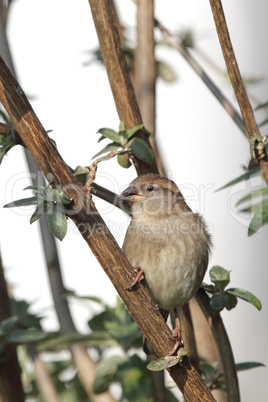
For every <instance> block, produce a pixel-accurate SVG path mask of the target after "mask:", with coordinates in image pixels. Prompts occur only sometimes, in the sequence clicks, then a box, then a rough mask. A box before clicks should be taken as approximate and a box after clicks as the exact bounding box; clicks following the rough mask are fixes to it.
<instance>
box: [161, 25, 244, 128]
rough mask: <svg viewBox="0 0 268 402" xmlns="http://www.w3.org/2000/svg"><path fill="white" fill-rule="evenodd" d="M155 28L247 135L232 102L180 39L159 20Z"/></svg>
mask: <svg viewBox="0 0 268 402" xmlns="http://www.w3.org/2000/svg"><path fill="white" fill-rule="evenodd" d="M155 26H156V27H157V28H158V29H159V30H160V31H161V32H162V34H163V36H164V37H165V39H166V42H167V43H168V44H169V45H170V46H171V47H173V48H174V49H176V50H177V51H178V52H179V53H180V54H181V55H182V56H183V57H184V59H185V60H186V61H187V62H188V64H189V65H190V66H191V67H192V68H193V70H194V71H195V72H196V74H197V75H198V76H199V77H200V78H201V80H202V81H203V82H204V84H205V85H206V86H207V87H208V88H209V90H210V91H211V92H212V93H213V95H214V96H215V97H216V99H217V100H218V101H219V102H220V103H221V105H222V106H223V108H224V109H225V110H226V112H227V113H228V114H229V115H230V116H231V118H232V119H233V121H234V122H235V123H236V124H237V126H238V127H239V128H240V130H241V131H242V132H243V133H244V134H246V127H245V124H244V122H243V119H242V118H241V116H240V114H239V113H238V112H237V111H236V110H235V108H234V107H233V105H232V104H231V102H230V101H229V100H228V99H227V98H226V96H225V95H224V94H223V93H222V92H221V90H220V89H219V88H218V87H217V85H216V84H215V83H214V82H213V81H212V80H211V78H210V77H209V76H208V75H207V73H206V72H205V71H204V70H203V69H202V67H201V66H200V64H199V63H198V62H197V61H196V60H195V59H194V57H193V56H192V55H191V53H190V52H189V51H188V49H187V48H186V47H185V46H184V45H183V44H182V43H181V42H179V41H178V38H176V37H174V36H173V35H172V34H171V33H170V32H169V30H168V29H167V28H166V27H164V26H163V25H162V24H161V23H160V22H159V21H158V20H157V19H155Z"/></svg>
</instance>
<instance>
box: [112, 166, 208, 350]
mask: <svg viewBox="0 0 268 402" xmlns="http://www.w3.org/2000/svg"><path fill="white" fill-rule="evenodd" d="M119 198H120V200H121V201H122V203H123V204H125V203H126V204H127V206H130V209H131V216H132V219H131V222H130V224H129V227H128V229H127V232H126V235H125V239H124V242H123V247H122V248H123V251H124V253H125V255H126V257H127V258H128V260H129V262H130V264H131V265H132V267H134V269H135V271H136V276H135V278H134V280H133V282H132V283H131V284H130V286H129V287H128V288H129V289H132V288H133V287H134V286H136V285H137V283H138V282H140V281H142V282H143V284H144V286H145V288H146V290H147V291H148V293H149V295H150V296H151V298H152V300H153V302H154V303H155V304H156V305H157V307H158V308H159V310H160V312H161V313H162V315H163V317H164V318H165V319H167V316H168V313H169V312H171V311H173V312H174V314H175V327H174V329H173V331H172V335H171V338H172V339H173V340H174V347H173V348H172V350H171V351H170V353H169V355H174V354H176V352H177V350H178V349H179V348H180V347H181V346H182V345H183V341H182V338H181V327H180V322H179V317H178V309H179V308H180V307H182V306H183V305H184V304H186V303H187V302H188V301H189V300H190V299H191V298H192V297H193V296H194V295H195V293H196V292H197V290H198V289H199V287H200V285H201V283H202V281H203V278H204V275H205V272H206V269H207V266H208V260H209V255H210V250H211V246H212V241H211V235H210V234H209V231H208V229H207V225H206V223H205V221H204V219H203V218H202V217H201V215H199V214H198V213H196V212H193V211H192V210H191V209H190V207H189V206H188V205H187V204H186V202H185V200H184V198H183V196H182V194H181V192H180V190H179V188H178V186H177V185H176V184H175V183H174V181H172V180H170V179H168V178H166V177H164V176H160V175H158V174H155V173H148V174H143V175H141V176H139V177H137V178H136V179H134V180H133V181H132V182H131V183H130V185H129V186H128V187H127V188H126V189H125V190H124V191H123V192H122V193H121V194H120V196H119ZM144 351H145V352H146V353H147V354H151V353H153V351H152V348H150V346H149V345H148V344H147V345H146V342H145V344H144Z"/></svg>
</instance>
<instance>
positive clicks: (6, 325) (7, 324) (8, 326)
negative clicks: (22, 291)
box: [0, 316, 19, 335]
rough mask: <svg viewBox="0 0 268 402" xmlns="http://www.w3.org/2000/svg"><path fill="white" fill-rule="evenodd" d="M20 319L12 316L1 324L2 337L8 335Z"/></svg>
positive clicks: (0, 332)
mask: <svg viewBox="0 0 268 402" xmlns="http://www.w3.org/2000/svg"><path fill="white" fill-rule="evenodd" d="M18 320H19V318H18V317H16V316H12V317H9V318H7V319H6V320H3V321H1V322H0V335H6V334H8V333H9V332H10V331H11V330H12V329H13V328H14V327H15V325H16V324H17V322H18Z"/></svg>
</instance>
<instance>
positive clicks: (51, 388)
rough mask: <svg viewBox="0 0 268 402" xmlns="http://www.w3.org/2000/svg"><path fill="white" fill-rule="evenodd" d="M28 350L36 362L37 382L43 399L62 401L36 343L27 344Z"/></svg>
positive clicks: (52, 401) (45, 401) (46, 400)
mask: <svg viewBox="0 0 268 402" xmlns="http://www.w3.org/2000/svg"><path fill="white" fill-rule="evenodd" d="M27 352H28V354H29V355H30V356H31V359H32V361H33V364H34V371H35V377H36V382H37V384H38V388H39V390H40V393H41V395H42V399H43V400H44V402H60V397H59V395H58V392H57V389H56V387H55V384H54V383H53V381H52V378H51V376H50V375H49V373H48V371H47V368H46V366H45V364H44V363H43V361H42V360H41V359H40V356H39V354H38V353H37V351H36V348H35V346H34V344H32V343H31V344H27Z"/></svg>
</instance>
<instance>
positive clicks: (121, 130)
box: [119, 121, 126, 133]
mask: <svg viewBox="0 0 268 402" xmlns="http://www.w3.org/2000/svg"><path fill="white" fill-rule="evenodd" d="M124 131H126V127H125V125H124V123H123V122H122V121H120V123H119V133H121V132H124Z"/></svg>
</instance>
